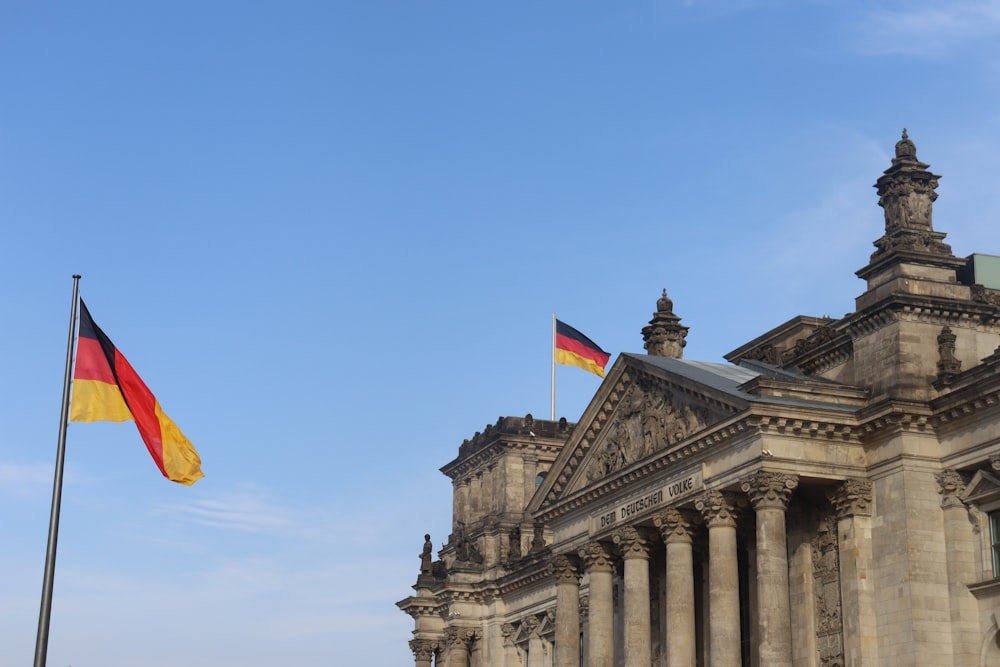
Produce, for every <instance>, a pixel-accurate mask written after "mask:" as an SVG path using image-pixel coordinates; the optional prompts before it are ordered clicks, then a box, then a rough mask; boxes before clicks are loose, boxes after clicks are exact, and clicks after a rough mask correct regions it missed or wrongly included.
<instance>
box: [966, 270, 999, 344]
mask: <svg viewBox="0 0 1000 667" xmlns="http://www.w3.org/2000/svg"><path fill="white" fill-rule="evenodd" d="M972 300H973V301H978V302H980V303H985V304H989V305H991V306H1000V290H994V289H988V288H986V287H983V286H982V285H973V286H972ZM997 349H1000V348H997Z"/></svg>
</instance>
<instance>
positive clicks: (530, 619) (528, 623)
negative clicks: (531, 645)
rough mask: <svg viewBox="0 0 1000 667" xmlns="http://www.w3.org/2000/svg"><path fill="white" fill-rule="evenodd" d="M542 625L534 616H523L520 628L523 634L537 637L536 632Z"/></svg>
mask: <svg viewBox="0 0 1000 667" xmlns="http://www.w3.org/2000/svg"><path fill="white" fill-rule="evenodd" d="M541 625H542V623H541V621H539V620H538V617H536V616H525V617H524V618H523V619H521V627H522V628H524V631H525V634H528V635H533V636H536V637H537V636H538V630H539V628H540V627H541Z"/></svg>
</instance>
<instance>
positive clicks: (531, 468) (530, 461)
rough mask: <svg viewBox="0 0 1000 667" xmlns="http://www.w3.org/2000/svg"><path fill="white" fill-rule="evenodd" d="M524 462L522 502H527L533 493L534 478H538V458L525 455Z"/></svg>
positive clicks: (533, 455) (532, 455)
mask: <svg viewBox="0 0 1000 667" xmlns="http://www.w3.org/2000/svg"><path fill="white" fill-rule="evenodd" d="M521 460H522V461H524V500H525V502H527V500H528V499H529V498H531V496H532V494H533V493H534V492H535V477H537V476H538V456H536V455H535V454H525V455H524V457H523V458H522V459H521Z"/></svg>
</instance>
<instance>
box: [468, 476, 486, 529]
mask: <svg viewBox="0 0 1000 667" xmlns="http://www.w3.org/2000/svg"><path fill="white" fill-rule="evenodd" d="M482 488H483V477H482V474H481V473H473V474H472V476H471V477H469V506H468V509H469V511H468V513H467V514H466V518H465V520H466V522H467V523H471V522H473V521H475V520H476V519H478V518H479V516H480V514H481V513H482V507H483V493H482Z"/></svg>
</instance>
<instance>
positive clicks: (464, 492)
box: [451, 479, 469, 532]
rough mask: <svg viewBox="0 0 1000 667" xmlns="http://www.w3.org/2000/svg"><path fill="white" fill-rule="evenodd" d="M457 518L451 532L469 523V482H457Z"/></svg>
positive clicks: (454, 514) (455, 513)
mask: <svg viewBox="0 0 1000 667" xmlns="http://www.w3.org/2000/svg"><path fill="white" fill-rule="evenodd" d="M453 516H454V517H455V518H454V520H453V521H452V526H451V530H452V532H455V531H456V530H458V524H460V523H468V521H469V480H467V479H463V480H459V481H457V482H455V511H454V512H453Z"/></svg>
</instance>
